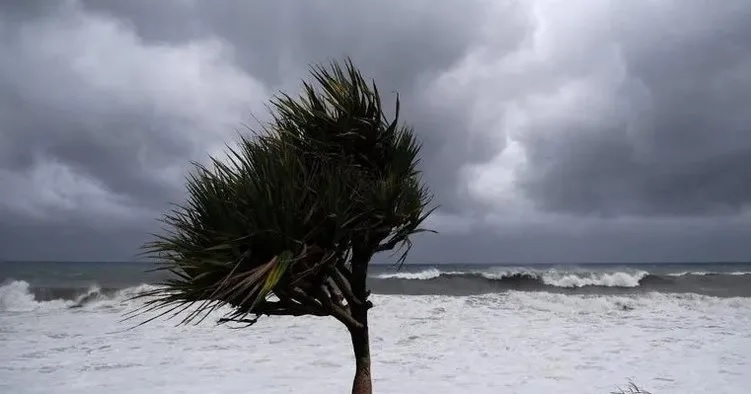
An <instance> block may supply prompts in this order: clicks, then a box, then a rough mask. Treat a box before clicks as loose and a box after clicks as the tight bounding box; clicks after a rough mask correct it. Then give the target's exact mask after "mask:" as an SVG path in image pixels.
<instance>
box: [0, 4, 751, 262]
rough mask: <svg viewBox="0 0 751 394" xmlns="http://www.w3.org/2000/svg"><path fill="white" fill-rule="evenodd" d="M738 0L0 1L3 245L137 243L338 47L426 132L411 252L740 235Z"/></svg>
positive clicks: (734, 242) (641, 253)
mask: <svg viewBox="0 0 751 394" xmlns="http://www.w3.org/2000/svg"><path fill="white" fill-rule="evenodd" d="M750 12H751V6H749V5H748V4H747V2H744V1H742V0H729V1H727V2H723V3H722V6H719V5H714V7H711V8H710V7H709V3H706V2H701V1H681V2H678V1H664V2H659V3H656V2H622V3H615V4H613V3H610V2H601V1H588V0H576V1H572V4H570V6H568V7H567V8H561V7H559V6H557V5H556V4H554V2H549V1H543V0H535V1H529V2H494V1H475V2H438V3H436V2H433V1H427V0H419V1H418V0H415V1H396V0H393V1H385V2H372V3H371V2H368V3H365V2H360V3H358V2H334V1H317V2H293V1H276V2H257V3H253V4H252V5H251V4H250V3H248V2H239V1H212V2H204V1H192V0H164V1H159V2H152V1H146V0H133V1H116V0H108V1H94V0H91V1H89V0H83V1H75V0H67V1H61V2H45V1H28V2H5V3H2V4H0V50H2V51H3V56H2V57H0V119H2V121H1V122H0V183H1V184H2V186H1V187H2V188H3V189H2V192H0V193H2V194H1V197H2V198H0V214H2V215H4V217H7V218H8V220H5V221H3V222H2V223H0V257H5V256H13V258H24V256H26V258H40V257H38V256H43V257H44V258H54V256H55V255H56V253H58V254H59V255H60V256H73V257H66V258H72V259H75V258H76V257H75V256H76V253H77V252H76V250H78V251H80V254H79V255H78V256H81V257H79V258H83V259H86V258H109V259H129V258H131V257H132V256H133V255H134V254H135V252H136V247H137V246H138V245H139V244H140V243H141V242H142V240H143V239H144V238H145V236H144V234H146V233H148V232H150V231H155V230H156V226H155V223H154V218H155V217H156V216H157V215H158V214H159V212H161V211H163V210H164V209H165V208H166V203H167V202H168V201H175V200H180V199H181V198H182V195H183V193H184V191H183V185H182V176H183V175H184V172H185V170H186V168H187V163H188V162H189V161H190V160H202V159H204V158H205V157H206V154H207V153H210V154H217V153H219V152H220V150H221V148H222V146H223V144H224V143H225V142H231V140H232V138H233V133H234V131H235V129H236V128H238V126H239V125H240V124H241V123H242V122H250V123H251V124H252V121H251V118H252V116H260V117H261V118H262V119H263V117H264V116H265V111H266V110H265V108H264V107H263V104H264V103H265V102H266V101H267V100H268V98H269V97H270V95H271V94H273V93H274V92H275V91H277V90H279V89H283V90H285V91H287V92H292V93H294V92H296V91H297V89H298V88H299V81H300V79H301V78H303V77H305V76H306V75H305V74H306V71H307V70H306V68H307V65H308V64H310V63H317V62H325V61H327V60H329V59H332V58H334V59H337V58H341V57H343V56H345V55H348V56H351V57H352V58H353V60H355V62H356V63H357V64H358V65H360V66H361V67H362V69H363V71H364V72H365V73H366V74H367V75H369V76H372V77H374V78H375V79H376V80H377V81H378V84H379V88H380V90H381V91H382V93H384V94H385V95H387V96H388V97H389V98H391V99H393V95H389V93H390V92H392V91H394V90H398V91H399V93H400V95H401V97H402V102H403V107H402V109H403V116H404V119H405V121H407V122H409V123H410V124H411V125H413V126H414V127H415V130H416V132H417V133H418V135H419V136H420V138H421V139H422V141H423V145H424V148H423V154H424V157H423V161H422V162H423V167H424V169H425V177H426V181H427V182H428V184H429V185H430V186H431V188H432V189H433V190H434V191H435V193H436V197H437V202H438V203H440V204H441V210H440V212H439V215H436V216H435V217H434V218H433V219H431V220H432V223H433V224H435V225H436V226H437V227H438V228H439V230H441V231H442V234H441V235H439V236H432V237H421V239H420V241H419V243H418V245H417V248H416V249H415V251H414V255H413V260H414V259H418V260H431V261H441V260H453V261H457V260H462V259H463V260H472V261H540V260H546V261H553V260H559V261H560V260H568V261H573V260H599V261H605V260H607V261H613V260H639V259H663V260H670V259H675V258H686V256H692V258H700V257H701V258H703V257H706V258H708V259H711V258H712V256H715V257H717V258H719V259H740V258H744V256H748V253H751V250H750V249H749V247H747V246H744V245H751V242H748V241H749V240H748V239H747V238H748V237H746V236H745V235H744V234H748V233H749V231H748V230H749V226H748V223H751V220H749V218H747V217H746V216H744V214H743V213H741V214H738V215H736V216H734V217H733V218H728V217H727V216H725V215H726V214H727V213H739V212H742V211H743V209H744V208H745V207H746V205H747V204H748V202H749V200H751V188H750V187H749V185H751V175H749V174H751V172H750V171H748V170H747V168H749V164H751V163H749V161H750V160H751V159H749V157H751V156H749V153H751V130H749V126H748V125H749V124H751V123H749V120H751V119H749V118H750V117H751V115H749V114H750V113H751V112H749V111H748V110H746V106H747V103H748V102H749V99H751V71H749V70H751V46H750V45H749V44H748V43H749V42H751V29H750V28H749V27H748V26H751V15H750V14H749V13H750ZM655 217H657V218H662V217H664V218H666V219H665V220H667V221H664V222H655V220H656V219H655ZM623 218H627V219H628V221H627V222H624V221H623ZM667 218H669V220H668V219H667ZM660 220H662V219H660ZM92 232H94V233H96V235H87V234H89V233H92ZM56 234H57V235H59V236H60V237H61V238H59V240H57V241H55V240H54V239H55V236H56ZM40 237H41V238H44V239H50V241H49V242H48V243H45V244H44V246H41V247H36V248H35V247H33V245H36V244H37V243H35V241H34V239H35V238H37V239H38V238H40ZM703 240H704V241H703ZM705 241H706V242H705ZM74 245H79V246H78V247H76V246H74ZM82 245H85V246H82ZM456 245H461V247H458V246H456ZM131 250H132V252H128V251H131ZM744 253H745V254H744ZM35 256H37V257H35ZM49 256H52V257H49ZM107 256H110V257H107ZM676 256H677V257H676ZM697 256H699V257H697Z"/></svg>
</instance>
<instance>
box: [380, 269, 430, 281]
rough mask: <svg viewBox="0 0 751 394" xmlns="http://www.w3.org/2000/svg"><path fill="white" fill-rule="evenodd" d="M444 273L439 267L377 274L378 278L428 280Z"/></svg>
mask: <svg viewBox="0 0 751 394" xmlns="http://www.w3.org/2000/svg"><path fill="white" fill-rule="evenodd" d="M441 274H444V273H443V272H441V271H440V270H438V269H435V268H429V269H426V270H423V271H418V272H393V273H386V274H380V275H376V278H378V279H410V280H428V279H435V278H437V277H439V276H441Z"/></svg>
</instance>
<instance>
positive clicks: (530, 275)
mask: <svg viewBox="0 0 751 394" xmlns="http://www.w3.org/2000/svg"><path fill="white" fill-rule="evenodd" d="M647 275H649V273H648V272H646V271H634V272H579V273H573V272H558V271H545V272H537V271H525V270H513V269H509V270H502V271H474V272H456V271H449V272H443V271H440V270H439V269H436V268H430V269H426V270H424V271H418V272H395V273H388V274H380V275H376V276H375V277H376V278H378V279H402V280H433V279H437V278H446V279H449V278H452V277H455V278H456V277H463V278H465V279H472V278H473V277H474V278H484V279H487V280H492V281H506V282H523V281H528V282H537V283H539V284H541V285H547V286H553V287H563V288H575V287H585V286H602V287H637V286H639V282H640V281H641V280H642V279H644V278H645V277H646V276H647Z"/></svg>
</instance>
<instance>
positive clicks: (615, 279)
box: [542, 271, 649, 287]
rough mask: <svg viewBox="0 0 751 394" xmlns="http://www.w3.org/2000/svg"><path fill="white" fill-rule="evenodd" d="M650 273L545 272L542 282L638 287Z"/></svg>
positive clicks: (563, 285)
mask: <svg viewBox="0 0 751 394" xmlns="http://www.w3.org/2000/svg"><path fill="white" fill-rule="evenodd" d="M647 275H649V273H648V272H646V271H636V272H597V273H594V272H590V273H581V274H576V273H557V272H545V273H544V274H543V275H542V282H543V283H544V284H546V285H549V286H556V287H584V286H603V287H637V286H639V281H641V280H642V279H643V278H644V277H645V276H647Z"/></svg>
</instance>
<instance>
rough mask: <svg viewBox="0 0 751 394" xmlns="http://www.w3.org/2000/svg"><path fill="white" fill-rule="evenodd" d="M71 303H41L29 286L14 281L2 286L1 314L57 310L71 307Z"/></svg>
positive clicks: (0, 289)
mask: <svg viewBox="0 0 751 394" xmlns="http://www.w3.org/2000/svg"><path fill="white" fill-rule="evenodd" d="M71 303H72V302H71V301H64V300H54V301H48V302H39V301H36V300H35V299H34V295H33V294H32V293H31V292H30V291H29V284H28V283H27V282H24V281H13V282H10V283H7V284H5V285H3V286H0V312H3V311H5V312H26V311H33V310H38V309H55V308H63V307H66V306H68V305H71Z"/></svg>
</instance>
